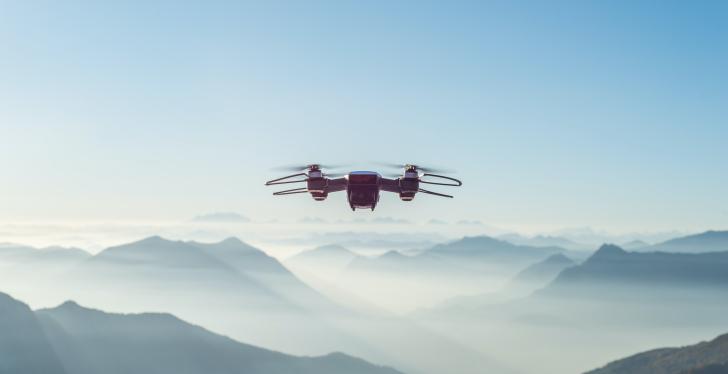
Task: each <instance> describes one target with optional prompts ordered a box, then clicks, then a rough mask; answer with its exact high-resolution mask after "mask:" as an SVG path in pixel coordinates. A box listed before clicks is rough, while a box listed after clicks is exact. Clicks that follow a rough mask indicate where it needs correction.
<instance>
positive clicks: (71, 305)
mask: <svg viewBox="0 0 728 374" xmlns="http://www.w3.org/2000/svg"><path fill="white" fill-rule="evenodd" d="M55 309H65V310H80V309H85V308H84V307H82V306H81V305H78V303H77V302H75V301H73V300H66V301H64V302H63V304H61V305H59V306H57V307H56V308H55Z"/></svg>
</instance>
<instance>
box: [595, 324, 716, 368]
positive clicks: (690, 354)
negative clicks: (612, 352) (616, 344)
mask: <svg viewBox="0 0 728 374" xmlns="http://www.w3.org/2000/svg"><path fill="white" fill-rule="evenodd" d="M642 373H651V374H725V373H728V334H725V335H721V336H719V337H717V338H715V339H713V340H712V341H709V342H701V343H698V344H695V345H689V346H686V347H680V348H660V349H653V350H650V351H647V352H642V353H638V354H636V355H633V356H630V357H627V358H624V359H621V360H617V361H614V362H611V363H609V364H607V365H606V366H604V367H602V368H599V369H596V370H592V371H589V372H588V373H587V374H642Z"/></svg>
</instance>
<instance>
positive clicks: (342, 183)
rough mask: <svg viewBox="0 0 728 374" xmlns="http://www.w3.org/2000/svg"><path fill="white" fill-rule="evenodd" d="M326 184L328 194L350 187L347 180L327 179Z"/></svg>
mask: <svg viewBox="0 0 728 374" xmlns="http://www.w3.org/2000/svg"><path fill="white" fill-rule="evenodd" d="M326 182H327V183H326V192H339V191H344V190H345V189H346V187H347V186H348V185H349V181H348V180H347V179H346V178H333V179H327V180H326Z"/></svg>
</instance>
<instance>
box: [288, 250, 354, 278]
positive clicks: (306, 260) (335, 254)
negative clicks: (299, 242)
mask: <svg viewBox="0 0 728 374" xmlns="http://www.w3.org/2000/svg"><path fill="white" fill-rule="evenodd" d="M359 257H361V256H360V255H358V254H356V253H354V252H352V251H350V250H348V249H346V248H345V247H343V246H341V245H338V244H329V245H323V246H319V247H316V248H314V249H311V250H307V251H304V252H301V253H299V254H297V255H295V256H292V257H290V258H288V259H286V261H285V264H286V266H289V267H291V268H293V269H299V270H303V271H307V270H309V271H312V272H316V273H318V272H325V273H326V274H325V275H328V276H337V275H339V274H340V273H341V272H342V271H343V270H344V269H346V267H347V266H349V264H350V263H351V262H352V261H354V259H356V258H359Z"/></svg>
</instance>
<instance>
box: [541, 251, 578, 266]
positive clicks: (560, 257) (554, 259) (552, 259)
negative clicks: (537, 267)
mask: <svg viewBox="0 0 728 374" xmlns="http://www.w3.org/2000/svg"><path fill="white" fill-rule="evenodd" d="M543 263H545V264H573V263H574V261H573V260H572V259H570V258H568V257H566V256H565V255H564V254H563V253H556V254H553V255H551V256H549V257H548V258H547V259H545V260H544V261H543Z"/></svg>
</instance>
